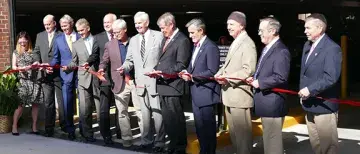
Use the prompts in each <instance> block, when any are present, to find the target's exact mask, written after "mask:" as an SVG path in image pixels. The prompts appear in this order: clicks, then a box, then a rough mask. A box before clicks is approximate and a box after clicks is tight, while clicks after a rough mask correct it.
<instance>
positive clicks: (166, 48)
mask: <svg viewBox="0 0 360 154" xmlns="http://www.w3.org/2000/svg"><path fill="white" fill-rule="evenodd" d="M179 35H180V31H178V32H177V33H176V34H175V36H174V37H173V38H172V39H171V40H170V41H169V43H168V45H167V46H166V47H165V50H164V52H161V56H160V58H161V57H162V56H163V55H164V54H165V53H166V52H167V50H168V49H169V48H170V47H171V45H173V44H174V42H175V41H176V39H177V37H179ZM165 41H166V38H165V37H164V39H163V43H162V47H163V46H164V45H165ZM161 49H162V48H161Z"/></svg>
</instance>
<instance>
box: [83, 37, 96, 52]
mask: <svg viewBox="0 0 360 154" xmlns="http://www.w3.org/2000/svg"><path fill="white" fill-rule="evenodd" d="M84 43H85V46H86V50H87V51H88V53H89V55H91V53H92V46H93V44H94V37H93V36H92V35H91V34H90V35H89V36H88V37H87V38H85V39H84Z"/></svg>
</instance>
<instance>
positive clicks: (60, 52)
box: [50, 33, 80, 83]
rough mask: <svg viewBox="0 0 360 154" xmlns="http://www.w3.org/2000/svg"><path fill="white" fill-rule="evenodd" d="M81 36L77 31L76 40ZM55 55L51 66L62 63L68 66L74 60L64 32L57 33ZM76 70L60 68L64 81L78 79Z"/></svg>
mask: <svg viewBox="0 0 360 154" xmlns="http://www.w3.org/2000/svg"><path fill="white" fill-rule="evenodd" d="M79 38H80V35H79V34H77V33H76V40H78V39H79ZM53 53H54V57H53V59H52V60H51V62H50V66H54V65H57V64H58V65H61V66H68V64H69V63H70V62H71V60H72V54H71V51H70V48H69V46H68V44H67V42H66V37H65V34H64V33H61V34H59V35H57V37H56V38H55V41H54V45H53ZM75 76H76V71H71V72H64V71H62V70H60V77H61V78H62V80H63V82H64V83H69V82H72V81H73V80H76V79H75V78H76V77H75Z"/></svg>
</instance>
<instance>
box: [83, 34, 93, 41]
mask: <svg viewBox="0 0 360 154" xmlns="http://www.w3.org/2000/svg"><path fill="white" fill-rule="evenodd" d="M92 39H93V36H92V35H91V34H89V36H88V37H86V38H85V39H84V40H85V41H90V40H92Z"/></svg>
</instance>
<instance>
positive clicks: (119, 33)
mask: <svg viewBox="0 0 360 154" xmlns="http://www.w3.org/2000/svg"><path fill="white" fill-rule="evenodd" d="M121 32H122V31H118V32H113V34H114V35H115V34H120V33H121Z"/></svg>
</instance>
